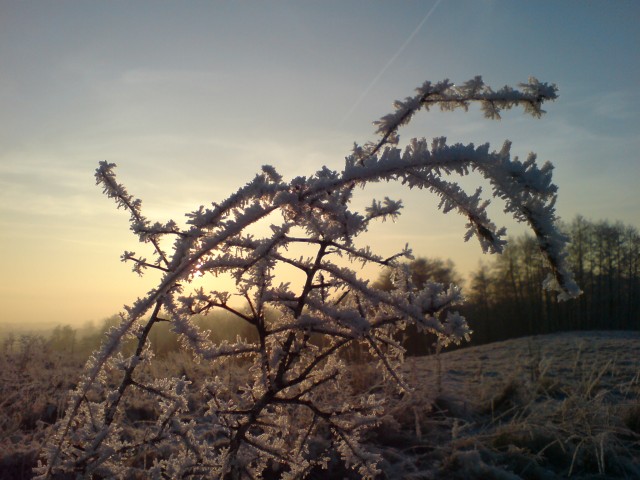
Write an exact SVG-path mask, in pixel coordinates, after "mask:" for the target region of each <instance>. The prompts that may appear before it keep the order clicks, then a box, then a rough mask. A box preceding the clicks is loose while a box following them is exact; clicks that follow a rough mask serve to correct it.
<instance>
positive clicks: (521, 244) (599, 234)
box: [465, 216, 640, 344]
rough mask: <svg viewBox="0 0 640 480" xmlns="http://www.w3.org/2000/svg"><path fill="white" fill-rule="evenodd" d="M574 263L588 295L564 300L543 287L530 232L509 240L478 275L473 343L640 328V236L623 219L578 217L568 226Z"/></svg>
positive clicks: (473, 287)
mask: <svg viewBox="0 0 640 480" xmlns="http://www.w3.org/2000/svg"><path fill="white" fill-rule="evenodd" d="M563 230H564V232H565V233H566V234H567V235H568V236H569V237H570V239H571V243H570V245H569V249H568V260H569V264H570V265H571V269H572V270H573V272H574V274H575V276H576V281H577V283H578V285H579V286H580V288H581V289H582V291H583V294H582V295H581V296H580V297H579V298H577V299H575V300H569V301H566V302H557V301H556V300H555V298H553V297H554V295H552V294H550V293H549V292H547V291H546V290H544V289H543V288H542V283H543V281H544V279H545V277H546V275H547V274H546V271H545V268H544V263H543V261H542V258H541V257H540V255H539V254H538V251H537V248H536V244H535V239H534V238H533V237H530V236H526V235H525V236H523V237H519V238H516V239H515V240H514V241H511V242H509V245H508V246H507V248H506V249H505V252H504V254H503V255H501V256H496V257H495V260H494V261H493V263H492V264H490V265H488V266H484V267H482V268H480V269H479V270H478V271H476V272H475V273H473V274H472V276H471V279H470V285H469V288H468V289H466V291H467V296H468V297H469V298H468V299H469V303H468V305H467V307H466V308H465V313H466V315H467V317H468V319H469V321H470V323H471V325H472V328H473V329H474V331H475V333H474V335H473V339H474V343H476V344H480V343H487V342H492V341H496V340H502V339H506V338H513V337H520V336H523V335H533V334H541V333H551V332H557V331H563V330H637V329H639V328H640V236H639V235H638V230H637V229H636V228H634V227H632V226H626V225H623V224H622V223H610V222H607V221H600V222H592V221H589V220H586V219H585V218H583V217H581V216H578V217H576V218H575V219H574V220H573V221H572V222H571V223H570V224H568V225H565V226H564V228H563Z"/></svg>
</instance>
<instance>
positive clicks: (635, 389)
mask: <svg viewBox="0 0 640 480" xmlns="http://www.w3.org/2000/svg"><path fill="white" fill-rule="evenodd" d="M6 347H7V345H6V344H5V348H4V350H3V352H2V355H1V357H0V367H1V373H0V375H1V384H0V408H1V410H0V439H1V440H0V452H1V453H0V478H1V479H22V478H31V476H32V475H31V471H30V469H31V467H32V466H33V465H35V462H36V459H37V453H38V450H39V449H40V447H41V446H42V445H43V444H44V443H45V442H47V439H48V435H49V430H50V425H51V424H52V423H53V422H55V420H56V419H57V418H58V417H59V416H60V415H61V414H62V412H63V409H64V405H65V396H66V391H67V390H68V389H69V388H70V387H71V386H73V383H74V382H75V380H76V378H77V376H78V375H79V373H80V367H81V363H82V362H81V360H79V359H73V358H70V357H64V356H61V355H58V354H55V353H53V352H50V351H49V350H48V349H47V345H46V343H44V342H43V341H41V340H40V339H38V338H34V337H32V338H24V341H17V342H16V343H15V344H14V345H12V346H11V349H8V348H6ZM211 373H212V372H207V371H206V369H205V367H204V366H201V365H196V364H194V363H192V362H191V360H190V359H189V357H188V356H187V355H182V354H173V355H171V356H170V357H168V358H166V359H156V361H155V362H154V364H153V365H152V367H151V368H150V369H148V371H146V372H145V374H147V375H150V376H153V377H161V376H172V375H176V374H182V375H185V376H186V377H187V378H189V379H190V380H192V381H193V383H194V385H197V384H199V383H201V382H202V381H203V379H204V378H205V377H206V376H207V375H211ZM217 373H218V374H220V375H222V376H223V378H225V380H226V381H229V382H232V383H237V384H238V385H240V384H241V382H242V374H243V370H242V367H241V365H237V364H236V365H235V366H229V368H228V370H226V371H225V372H217ZM404 373H405V376H406V380H407V382H408V384H409V385H410V386H412V387H413V388H414V389H415V390H414V391H413V392H411V393H408V394H398V393H397V391H396V390H395V389H394V388H393V386H392V384H391V383H390V382H382V378H381V376H380V374H379V371H378V370H376V369H375V368H374V367H373V366H372V365H369V364H358V365H353V368H352V370H351V372H350V376H351V380H350V381H351V384H352V386H353V388H354V391H355V392H357V393H359V394H373V395H376V396H379V397H383V398H384V399H385V404H386V411H387V414H386V415H385V416H384V417H383V419H382V421H381V423H380V424H379V425H378V426H377V427H376V428H375V429H374V430H373V431H372V432H370V434H369V435H368V437H367V441H366V445H367V446H368V447H369V448H370V450H372V451H374V452H378V453H380V454H381V455H382V457H383V461H382V462H381V464H380V468H381V470H382V472H383V473H382V475H381V477H380V478H394V479H395V478H398V479H399V478H415V479H418V478H424V479H430V478H432V479H438V478H460V479H462V478H465V479H466V478H470V479H476V478H477V479H518V478H524V479H553V478H581V479H584V478H590V479H595V478H603V479H604V478H640V396H639V394H640V333H638V332H571V333H560V334H554V335H547V336H536V337H526V338H520V339H514V340H508V341H505V342H498V343H493V344H488V345H483V346H478V347H471V348H465V349H460V350H457V351H453V352H445V353H442V354H440V355H439V356H426V357H412V358H408V359H407V361H406V364H405V366H404ZM192 400H193V401H190V405H189V412H188V413H187V414H186V415H187V416H190V417H192V418H197V416H198V415H199V413H200V412H201V411H202V405H199V404H198V402H197V398H196V397H195V396H194V397H193V399H192ZM125 415H126V419H125V421H124V422H123V423H124V425H125V428H124V429H123V436H131V437H134V436H135V435H136V434H140V433H141V432H142V434H143V432H144V429H145V426H146V425H148V424H151V423H153V420H155V418H156V416H157V415H158V411H157V407H156V406H155V405H154V404H153V403H151V402H149V400H148V399H147V398H143V397H142V396H140V397H139V398H135V399H134V400H132V401H131V402H130V403H129V404H128V405H127V406H126V409H125ZM161 455H162V452H161V451H158V452H154V451H151V450H149V451H147V452H146V453H145V454H144V455H142V456H140V457H137V458H135V459H132V461H134V462H138V463H139V464H140V465H141V466H142V467H143V468H144V466H145V465H150V464H151V463H152V462H153V460H154V459H155V458H158V457H160V456H161ZM335 458H336V460H335V462H332V463H331V464H330V465H329V471H328V473H327V471H317V472H315V471H313V472H311V474H310V476H309V478H358V477H357V475H356V474H355V472H353V471H350V470H348V469H345V467H344V466H343V465H341V464H340V462H339V461H338V456H337V455H336V457H335ZM268 475H269V478H278V472H277V471H272V472H268Z"/></svg>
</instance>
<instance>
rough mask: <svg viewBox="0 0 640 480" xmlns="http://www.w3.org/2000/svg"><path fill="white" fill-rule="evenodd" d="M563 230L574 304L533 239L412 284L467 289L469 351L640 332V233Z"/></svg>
mask: <svg viewBox="0 0 640 480" xmlns="http://www.w3.org/2000/svg"><path fill="white" fill-rule="evenodd" d="M563 231H564V232H565V233H566V234H567V235H568V236H569V237H570V239H571V243H570V245H569V250H568V252H567V253H568V260H569V263H570V265H571V268H572V270H573V272H574V273H575V276H576V281H577V282H578V285H579V286H580V288H581V289H582V291H583V292H584V293H583V294H582V295H581V296H580V297H579V298H578V299H575V300H569V301H566V302H557V301H556V299H555V295H554V294H552V293H549V292H548V291H547V290H544V288H543V287H542V284H543V282H544V280H545V278H546V276H547V269H546V268H545V265H544V261H543V259H542V256H541V255H540V254H539V251H538V249H537V246H536V241H535V239H534V238H533V237H531V236H529V235H525V236H522V237H517V238H515V239H511V240H510V241H509V243H508V246H507V247H506V248H505V251H504V253H503V254H502V255H496V256H493V257H491V258H492V262H491V263H489V264H482V265H481V266H480V268H479V269H478V270H477V271H475V272H473V273H472V274H471V278H470V279H469V280H468V281H467V282H463V279H462V277H461V276H460V275H459V274H458V272H457V271H456V268H455V265H454V263H453V262H452V261H450V260H443V259H439V258H418V259H416V260H414V261H412V262H411V263H410V264H409V266H410V269H411V272H412V279H413V282H414V283H415V284H416V285H418V286H420V285H424V283H425V282H427V281H435V282H440V283H443V284H444V285H449V284H451V283H455V284H458V285H460V284H462V285H464V292H465V296H466V298H467V302H466V303H465V305H463V306H462V307H460V306H458V307H453V308H452V309H453V310H459V311H461V313H463V314H464V315H465V316H466V317H467V320H468V322H469V324H470V326H471V328H472V329H473V332H474V333H473V335H472V340H471V345H480V344H484V343H490V342H494V341H499V340H506V339H509V338H515V337H521V336H526V335H536V334H545V333H552V332H558V331H565V330H638V329H640V235H639V234H638V230H637V229H636V228H635V227H632V226H627V225H623V224H621V223H619V222H618V223H610V222H608V221H599V222H593V221H590V220H586V219H585V218H583V217H581V216H578V217H576V218H575V219H574V220H573V221H572V222H571V223H570V224H567V225H564V227H563ZM376 284H377V286H378V287H380V288H383V289H391V288H392V283H391V279H390V273H389V272H383V273H382V275H381V276H380V278H378V280H377V281H376ZM118 321H119V318H118V316H113V317H110V318H108V319H106V320H105V321H104V322H103V324H102V325H100V326H99V327H97V328H95V329H91V328H87V327H85V328H83V329H79V330H78V329H74V328H72V327H71V326H68V325H65V326H58V327H56V328H55V329H54V330H53V332H52V334H51V336H50V338H49V339H47V340H46V344H47V346H48V347H50V348H51V349H53V350H56V351H60V352H64V353H65V354H75V355H78V356H79V357H80V358H86V357H87V356H88V355H90V353H91V352H92V351H93V350H94V349H95V348H97V346H99V345H100V343H101V342H102V338H103V333H104V332H105V331H106V330H108V329H109V328H110V327H111V326H112V325H115V324H116V323H117V322H118ZM195 322H196V323H197V324H198V325H199V326H200V327H201V328H204V329H208V330H210V331H211V335H212V337H213V338H214V339H216V340H218V341H225V340H229V341H232V340H235V338H236V336H237V335H240V336H241V337H247V336H251V335H252V334H253V331H252V330H250V329H248V328H247V327H246V325H244V324H243V323H240V322H238V321H237V319H235V318H234V317H232V316H230V315H224V314H217V315H212V316H208V317H199V318H196V319H195ZM22 340H24V339H22ZM22 340H21V338H20V336H18V335H9V336H7V337H6V338H5V339H4V341H3V347H4V348H9V349H19V348H21V346H20V345H21V343H24V342H23V341H22ZM43 340H44V339H43ZM151 340H152V345H153V349H154V350H155V353H156V354H157V355H161V356H163V355H166V354H167V353H169V352H172V351H177V350H179V349H180V348H181V345H180V342H179V340H178V338H177V337H176V335H175V334H173V333H172V332H171V328H170V325H169V324H160V325H157V326H156V328H154V330H153V332H152V334H151ZM402 341H403V342H404V345H405V347H406V348H407V353H408V354H409V355H425V354H428V353H433V352H434V351H435V337H433V336H432V335H427V334H423V333H419V332H417V331H416V330H415V329H410V330H407V331H405V333H404V338H403V339H402ZM467 345H468V344H467ZM463 346H465V345H463ZM43 347H44V344H43Z"/></svg>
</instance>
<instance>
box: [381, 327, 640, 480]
mask: <svg viewBox="0 0 640 480" xmlns="http://www.w3.org/2000/svg"><path fill="white" fill-rule="evenodd" d="M406 372H407V377H408V379H409V383H411V384H412V385H414V386H415V387H416V391H415V392H414V393H412V394H411V395H408V396H407V397H406V398H402V399H397V400H395V401H394V402H392V406H391V413H392V415H393V417H394V418H393V419H389V420H388V424H387V425H385V424H383V425H382V426H381V428H380V429H379V438H378V441H379V442H380V444H381V447H382V450H383V452H384V455H385V458H386V459H387V462H388V464H387V465H386V466H385V471H386V473H387V474H388V476H389V477H395V478H478V479H492V478H495V479H518V478H527V479H528V478H531V479H547V478H548V479H552V478H565V477H569V476H571V478H640V396H639V393H640V333H638V332H579V333H576V332H571V333H561V334H555V335H546V336H536V337H527V338H521V339H515V340H509V341H505V342H498V343H493V344H489V345H483V346H480V347H474V348H468V349H463V350H458V351H454V352H449V353H444V354H441V355H440V356H439V358H438V357H435V356H432V357H420V358H415V359H409V360H408V362H407V364H406ZM394 437H395V438H394Z"/></svg>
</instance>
